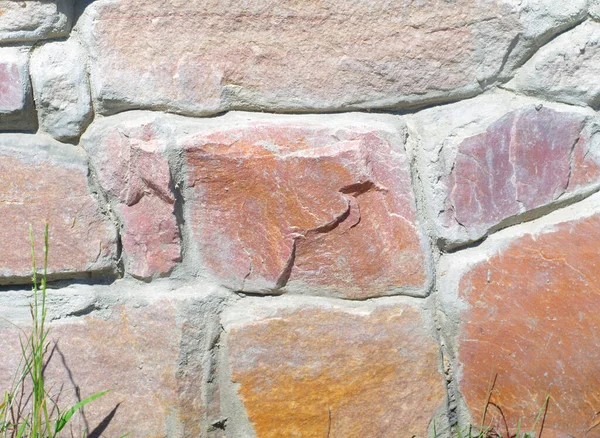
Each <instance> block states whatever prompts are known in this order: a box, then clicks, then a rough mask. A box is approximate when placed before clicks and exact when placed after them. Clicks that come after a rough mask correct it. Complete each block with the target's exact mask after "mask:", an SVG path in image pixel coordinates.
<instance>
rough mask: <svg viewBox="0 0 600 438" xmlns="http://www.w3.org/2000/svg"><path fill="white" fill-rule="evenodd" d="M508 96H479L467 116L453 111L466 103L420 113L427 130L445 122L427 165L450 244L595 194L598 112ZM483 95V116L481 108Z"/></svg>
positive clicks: (434, 210) (430, 143)
mask: <svg viewBox="0 0 600 438" xmlns="http://www.w3.org/2000/svg"><path fill="white" fill-rule="evenodd" d="M504 98H505V95H502V96H500V99H499V100H494V99H496V98H495V97H494V98H492V99H491V101H489V102H485V101H484V99H476V102H474V103H473V104H471V105H472V106H473V107H474V108H475V109H471V110H468V111H467V112H466V113H464V114H461V115H460V116H455V115H453V114H451V113H452V112H453V111H454V112H456V111H460V108H462V107H463V106H464V105H463V104H462V103H461V104H457V108H448V109H446V110H435V111H433V112H432V113H431V115H425V116H419V117H422V118H423V119H424V120H427V121H426V122H425V123H422V122H419V127H418V130H419V131H421V132H426V131H427V130H428V129H429V127H433V126H434V125H435V124H437V122H438V121H441V122H442V123H441V127H439V126H438V127H436V128H434V129H438V130H439V132H438V133H436V135H432V136H431V138H430V139H428V140H425V142H426V143H425V145H424V148H423V150H424V153H423V161H422V162H421V169H422V170H423V173H424V174H425V175H427V178H426V181H427V186H426V193H427V196H428V198H429V201H428V208H429V211H430V214H431V215H432V216H433V217H434V218H435V225H436V232H437V233H438V236H439V237H440V238H441V239H442V240H443V241H444V244H445V245H447V246H450V247H452V246H454V245H456V244H460V243H464V242H469V241H474V240H477V239H480V238H481V237H483V236H485V235H486V234H487V233H489V232H490V231H494V230H496V229H497V228H498V227H501V226H504V225H506V224H507V223H508V222H507V220H508V221H511V220H514V219H513V218H516V217H519V218H525V217H528V216H531V215H536V214H538V213H536V212H535V210H536V209H539V208H542V207H544V206H547V205H551V204H553V203H554V204H556V203H557V202H562V201H565V200H568V199H571V198H573V197H574V196H576V195H585V194H589V193H591V192H593V191H594V190H596V189H597V188H598V185H599V183H600V159H599V154H598V152H599V149H598V148H599V146H600V143H599V141H600V139H599V137H598V125H597V122H596V118H595V115H594V114H593V113H592V112H586V111H578V110H574V109H570V108H569V107H566V106H558V107H548V106H545V105H543V104H532V102H527V101H526V100H522V99H521V98H513V99H512V101H511V102H508V104H506V102H503V100H502V99H504ZM480 103H481V104H482V105H485V106H484V107H483V108H484V111H480V113H483V114H485V116H483V117H482V116H480V115H477V109H476V108H477V105H479V104H480ZM526 103H528V104H526ZM486 106H487V107H488V108H486ZM469 111H470V112H471V114H469ZM494 117H498V118H497V119H495V120H494ZM444 118H446V119H445V120H444ZM443 124H445V125H446V126H444V125H443Z"/></svg>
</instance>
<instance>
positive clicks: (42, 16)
mask: <svg viewBox="0 0 600 438" xmlns="http://www.w3.org/2000/svg"><path fill="white" fill-rule="evenodd" d="M72 13H73V0H23V1H13V0H3V1H0V42H14V41H37V40H40V39H46V38H56V37H61V36H66V35H68V33H69V30H70V29H71V19H72Z"/></svg>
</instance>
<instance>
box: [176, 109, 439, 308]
mask: <svg viewBox="0 0 600 438" xmlns="http://www.w3.org/2000/svg"><path fill="white" fill-rule="evenodd" d="M314 120H315V119H314V118H312V119H308V118H294V117H287V118H286V117H280V118H271V119H268V118H263V119H262V120H256V121H252V120H250V121H249V122H248V121H246V122H245V123H244V125H243V126H240V122H242V121H241V120H236V119H235V118H231V119H230V120H228V121H227V122H223V123H222V124H221V125H220V126H216V127H215V128H214V129H212V130H206V131H203V132H200V133H198V134H194V135H190V136H188V137H187V138H184V139H183V140H182V141H181V144H182V145H183V148H184V149H185V159H186V163H187V169H188V171H187V172H188V176H187V184H188V186H189V187H190V189H188V193H187V195H186V203H187V204H189V209H190V213H189V217H190V220H189V222H190V223H191V226H192V231H193V237H194V238H195V239H196V241H197V244H198V248H199V251H200V257H201V259H202V260H203V263H204V264H205V265H206V266H207V267H208V268H209V269H210V270H211V272H212V274H214V275H216V276H217V277H218V278H219V279H220V281H223V282H224V284H227V285H228V286H229V287H232V288H234V289H236V290H243V291H249V292H259V293H262V292H271V291H279V292H286V291H291V292H300V293H312V294H320V295H332V296H339V297H345V298H351V299H360V298H367V297H373V296H381V295H387V294H395V293H407V294H415V295H423V294H424V293H427V288H428V285H429V266H428V255H427V254H426V252H425V250H424V247H425V245H424V244H423V242H422V238H421V233H420V231H419V226H418V224H417V223H416V217H415V216H416V215H415V200H414V195H413V192H412V188H411V178H410V174H409V169H408V163H407V157H406V154H405V151H404V148H403V136H402V130H401V129H398V128H397V127H395V126H394V125H390V124H387V123H382V121H392V122H395V123H399V121H398V119H393V118H382V119H379V120H378V119H377V118H375V117H368V116H364V117H363V116H351V117H347V116H340V117H337V118H336V117H329V118H328V120H329V123H328V124H327V125H325V124H320V123H315V122H314ZM399 127H400V128H401V125H399Z"/></svg>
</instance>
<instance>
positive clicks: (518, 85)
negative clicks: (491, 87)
mask: <svg viewBox="0 0 600 438" xmlns="http://www.w3.org/2000/svg"><path fill="white" fill-rule="evenodd" d="M599 43H600V23H596V22H593V21H587V22H585V23H583V24H581V25H580V26H577V27H576V28H575V29H573V30H571V31H569V32H567V33H564V34H562V35H559V36H558V37H557V38H556V39H554V40H552V42H550V43H548V44H547V45H546V46H544V47H542V48H541V49H540V50H539V51H538V52H537V53H536V54H535V55H534V56H533V57H532V58H531V59H530V60H529V61H528V62H527V63H526V64H525V65H524V66H523V67H522V68H521V69H520V70H519V72H518V73H517V74H516V76H515V78H514V79H513V80H512V81H510V82H509V83H508V84H507V85H506V87H507V88H509V89H512V90H516V91H519V92H521V93H526V94H529V95H535V96H542V97H544V98H547V99H549V100H555V101H558V102H565V103H571V104H575V105H589V106H591V107H593V108H598V107H599V106H600V79H598V78H599V77H600V66H599V65H598V62H597V59H598V56H599V55H600V45H599Z"/></svg>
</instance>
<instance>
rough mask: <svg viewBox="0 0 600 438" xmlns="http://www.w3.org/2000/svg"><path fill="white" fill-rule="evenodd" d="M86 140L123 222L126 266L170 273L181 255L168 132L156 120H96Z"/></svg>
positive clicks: (143, 272)
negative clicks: (97, 121) (167, 155)
mask: <svg viewBox="0 0 600 438" xmlns="http://www.w3.org/2000/svg"><path fill="white" fill-rule="evenodd" d="M81 144H82V145H83V146H84V148H85V149H86V150H87V151H88V153H89V155H90V159H91V163H92V166H93V168H94V172H95V175H96V176H97V178H98V182H99V184H100V186H101V187H102V189H103V190H104V191H105V193H106V194H107V195H108V196H109V197H110V199H111V200H112V201H113V206H114V210H115V212H116V213H117V215H118V216H119V218H120V220H121V223H122V243H123V250H124V257H125V265H126V270H127V272H128V273H130V274H131V275H133V276H135V277H138V278H145V279H146V278H153V277H157V276H165V275H168V274H169V273H170V272H171V271H172V270H173V268H174V267H175V265H176V263H177V262H178V261H179V260H180V258H181V250H180V237H179V229H178V225H177V221H176V218H175V215H174V208H175V196H174V194H173V192H172V189H171V175H170V170H169V164H168V161H167V159H166V158H165V156H164V155H163V154H164V152H165V148H166V144H167V143H166V139H165V136H164V135H163V134H162V133H161V132H160V128H158V127H157V126H156V125H154V124H152V122H151V121H142V122H139V123H138V121H136V120H134V121H131V122H130V121H128V120H125V121H124V122H123V123H115V124H112V122H109V123H103V122H100V123H98V124H94V125H92V126H91V127H90V129H89V130H88V132H86V134H85V136H84V137H83V138H82V139H81Z"/></svg>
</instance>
